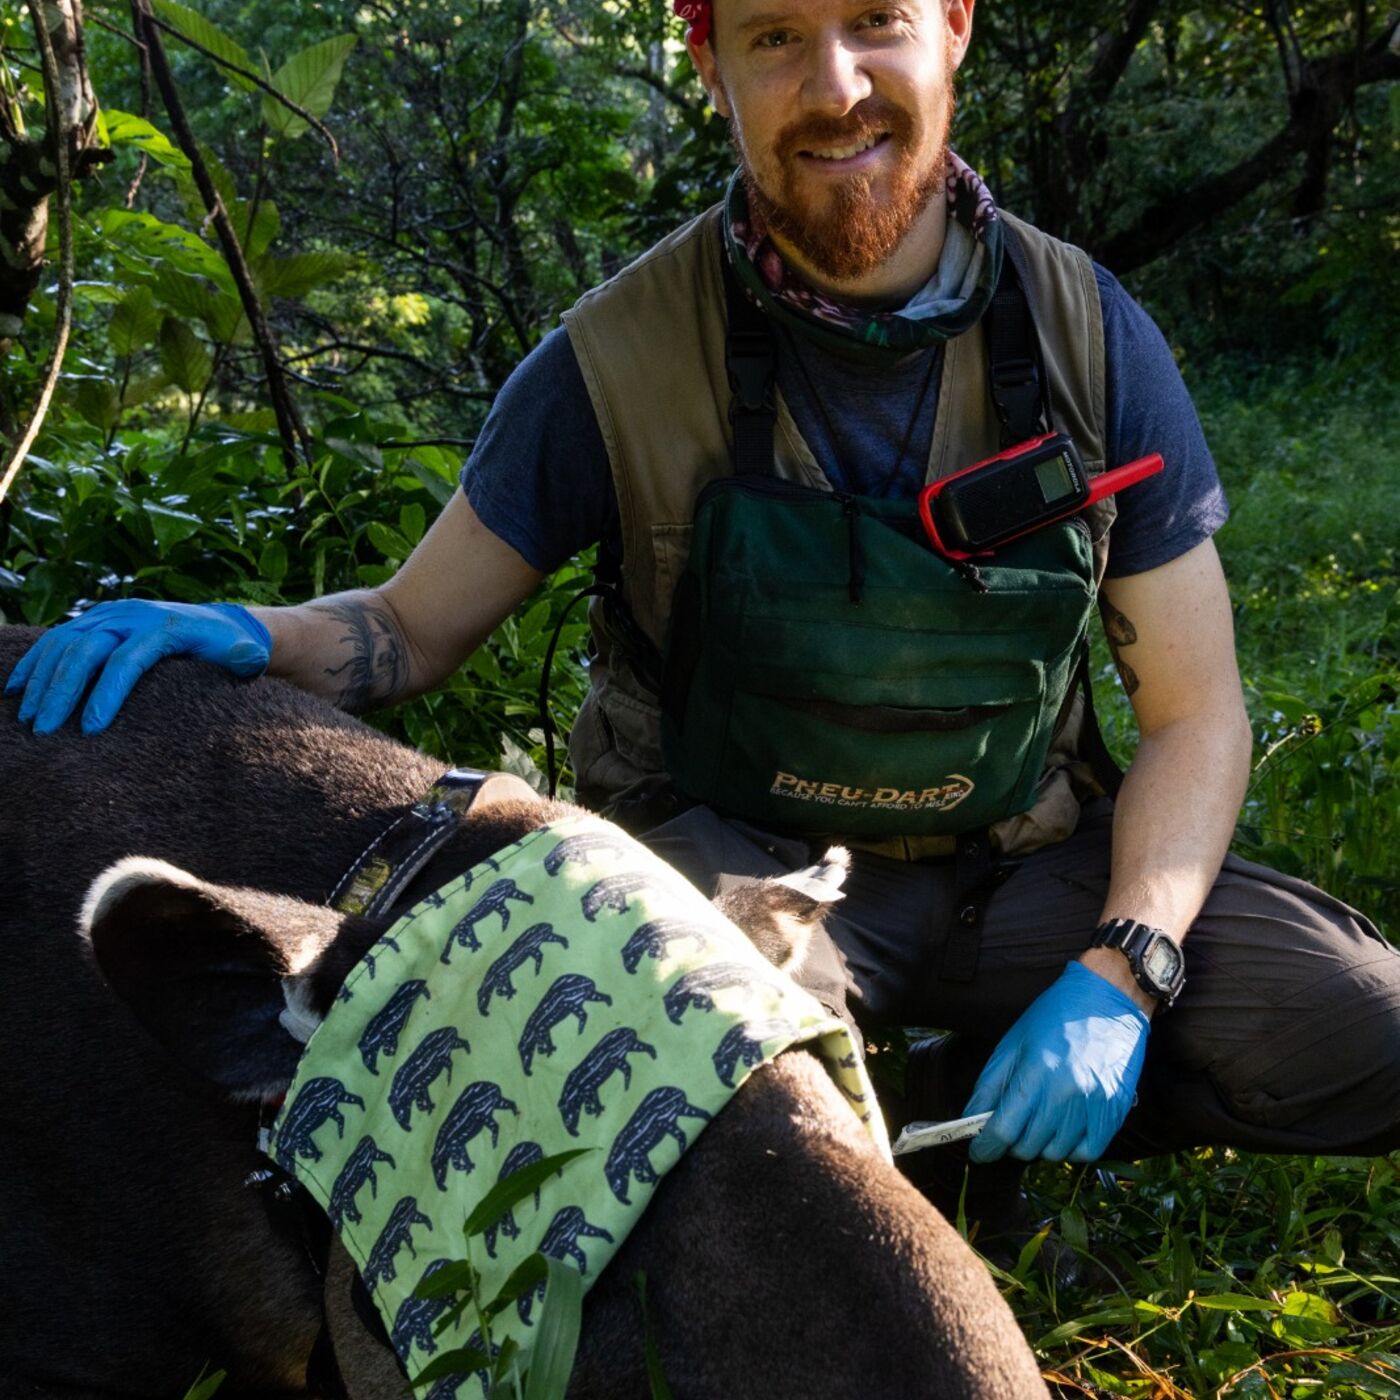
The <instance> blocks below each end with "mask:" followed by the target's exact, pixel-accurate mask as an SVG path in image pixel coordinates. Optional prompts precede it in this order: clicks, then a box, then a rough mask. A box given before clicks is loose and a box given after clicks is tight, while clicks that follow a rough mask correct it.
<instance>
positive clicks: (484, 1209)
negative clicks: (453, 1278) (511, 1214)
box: [462, 1147, 597, 1238]
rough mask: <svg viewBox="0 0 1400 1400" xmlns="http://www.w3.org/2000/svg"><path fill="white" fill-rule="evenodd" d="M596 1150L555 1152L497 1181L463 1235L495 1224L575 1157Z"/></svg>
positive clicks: (472, 1214)
mask: <svg viewBox="0 0 1400 1400" xmlns="http://www.w3.org/2000/svg"><path fill="white" fill-rule="evenodd" d="M596 1150H597V1149H596V1148H592V1147H575V1148H573V1149H572V1150H571V1151H569V1152H556V1153H555V1154H554V1155H553V1156H552V1157H541V1158H540V1160H539V1161H538V1162H531V1163H530V1164H529V1165H528V1166H525V1167H521V1168H520V1170H519V1171H514V1172H511V1174H510V1175H509V1176H508V1177H506V1178H505V1180H504V1181H499V1182H497V1183H496V1185H495V1186H493V1187H492V1188H491V1189H490V1190H489V1191H488V1192H487V1193H486V1194H485V1195H484V1196H483V1197H482V1198H481V1201H480V1203H479V1204H478V1205H477V1207H476V1209H475V1210H474V1211H472V1213H471V1214H470V1215H469V1216H467V1219H466V1222H465V1223H464V1224H463V1226H462V1233H463V1234H464V1235H466V1236H467V1237H468V1238H470V1237H471V1236H472V1235H479V1234H481V1233H482V1231H484V1230H487V1229H489V1228H490V1227H491V1226H492V1225H494V1224H495V1223H496V1222H497V1221H498V1220H499V1219H500V1218H501V1217H502V1216H503V1215H504V1214H505V1213H506V1211H508V1210H510V1209H511V1207H513V1206H515V1205H517V1204H518V1203H519V1202H521V1201H523V1200H524V1199H525V1197H526V1196H531V1195H533V1194H534V1193H535V1192H536V1191H537V1190H539V1188H540V1187H541V1186H543V1185H544V1183H545V1182H546V1181H548V1180H549V1178H550V1177H552V1176H553V1175H554V1174H555V1172H560V1171H563V1170H564V1168H565V1167H567V1166H568V1165H569V1163H570V1162H572V1161H573V1160H574V1158H575V1157H582V1156H583V1155H584V1153H585V1152H594V1151H596Z"/></svg>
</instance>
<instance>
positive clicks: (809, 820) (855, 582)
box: [661, 268, 1096, 839]
mask: <svg viewBox="0 0 1400 1400" xmlns="http://www.w3.org/2000/svg"><path fill="white" fill-rule="evenodd" d="M1002 283H1003V285H1002V287H1001V288H999V290H998V293H997V297H996V299H995V300H994V303H993V311H992V312H989V313H988V316H989V321H990V320H991V319H992V318H993V315H994V314H995V316H996V317H997V318H999V324H991V325H989V327H988V333H987V342H988V347H989V359H990V365H989V369H990V376H989V378H990V384H991V392H992V397H993V401H994V405H995V407H996V410H997V413H998V417H999V418H1000V420H1001V423H1002V429H1003V435H1004V438H1005V439H1006V441H1007V443H1010V442H1016V441H1020V440H1022V439H1024V438H1028V437H1031V436H1034V435H1035V434H1036V432H1037V429H1038V426H1039V424H1040V423H1041V422H1042V421H1043V418H1044V413H1045V408H1044V403H1043V396H1042V392H1041V388H1040V382H1041V380H1040V371H1039V367H1038V349H1037V347H1036V346H1035V343H1034V339H1035V338H1034V328H1033V326H1032V325H1031V322H1030V317H1029V312H1028V309H1027V307H1026V303H1025V296H1024V293H1023V292H1022V291H1021V289H1020V286H1019V284H1018V283H1017V281H1016V277H1015V275H1014V273H1011V272H1010V271H1009V268H1008V270H1007V271H1006V272H1005V273H1004V275H1003V279H1002ZM728 301H729V324H730V331H729V343H728V347H727V351H728V364H729V373H730V381H731V386H732V388H733V391H734V398H733V404H732V410H731V417H732V421H733V424H734V464H735V474H734V475H733V476H729V477H724V478H721V479H719V480H716V481H713V482H711V483H710V485H709V486H707V487H706V488H705V489H704V490H703V491H702V492H701V493H700V496H699V498H698V499H697V501H696V506H695V516H694V532H693V537H692V547H691V553H690V557H689V560H688V563H687V566H686V569H685V572H684V573H683V575H682V577H681V579H680V581H679V584H678V587H677V590H676V595H675V601H674V605H673V609H672V614H671V621H670V627H669V630H668V633H667V638H666V647H665V653H664V666H663V683H662V687H661V689H662V718H661V747H662V754H663V756H664V759H665V763H666V767H667V771H668V772H669V774H670V776H671V778H672V780H673V781H674V783H675V785H676V787H677V788H678V789H679V790H680V791H681V792H682V793H684V794H685V795H686V796H687V797H689V798H692V799H694V800H696V801H700V802H705V803H708V804H710V805H711V806H713V807H715V808H717V809H718V810H720V811H723V812H727V813H730V814H732V815H735V816H738V817H742V818H744V819H747V820H750V821H753V822H756V823H758V824H760V825H767V826H773V827H777V828H781V829H785V830H791V831H796V832H808V833H823V834H824V833H840V834H842V835H849V836H851V837H857V838H862V837H863V838H871V839H882V838H886V837H892V836H952V835H957V834H959V833H962V832H966V831H970V830H973V829H977V828H981V827H984V826H987V825H989V824H991V823H993V822H996V821H999V820H1001V819H1003V818H1005V817H1009V816H1012V815H1014V814H1016V813H1018V812H1023V811H1025V810H1027V809H1028V808H1029V807H1031V806H1032V805H1033V803H1034V801H1035V796H1036V789H1037V787H1038V784H1039V781H1040V778H1041V775H1042V772H1043V770H1044V767H1045V762H1046V757H1047V754H1048V751H1049V749H1050V746H1051V743H1052V741H1053V740H1054V737H1055V735H1056V733H1057V731H1058V729H1059V726H1060V723H1061V721H1062V718H1063V715H1064V712H1065V709H1066V706H1067V703H1068V699H1069V697H1070V695H1071V693H1072V689H1073V685H1074V681H1075V676H1076V669H1077V667H1078V666H1079V663H1080V660H1081V657H1082V654H1083V649H1084V646H1085V637H1086V633H1087V629H1088V623H1089V618H1090V615H1091V614H1092V612H1093V609H1094V604H1095V598H1096V587H1095V573H1094V560H1093V550H1092V546H1091V543H1090V538H1089V532H1088V529H1087V527H1086V526H1085V524H1084V522H1083V521H1082V520H1080V519H1071V520H1065V521H1061V522H1058V523H1056V524H1054V525H1051V526H1049V527H1047V528H1045V529H1042V530H1039V531H1036V532H1035V533H1033V534H1029V535H1026V536H1023V537H1022V538H1020V539H1017V540H1014V541H1012V542H1011V543H1010V544H1007V545H1005V546H1003V547H1002V548H1001V549H999V550H998V551H997V553H996V555H995V557H994V558H993V559H991V560H990V562H987V563H982V562H981V561H980V560H979V561H977V564H976V565H969V564H967V563H958V562H953V561H950V560H948V559H945V558H944V557H943V556H942V555H940V554H939V553H937V552H936V551H935V550H933V549H932V548H931V547H930V544H929V541H928V537H927V535H926V534H925V532H924V529H923V526H922V524H921V522H920V520H919V515H918V509H917V505H916V503H915V502H914V501H912V500H889V499H883V498H880V499H876V498H871V497H863V496H853V495H848V494H845V493H842V492H834V491H823V490H816V489H813V488H810V487H806V486H802V485H798V484H796V483H793V482H789V481H783V480H779V479H777V478H776V477H774V475H773V466H772V464H773V448H772V441H773V426H774V411H773V406H772V378H773V348H772V335H771V331H769V330H768V328H767V326H766V324H765V322H764V318H763V317H762V315H761V313H759V312H758V311H757V310H756V308H754V307H753V306H752V305H751V304H750V303H748V301H747V300H746V299H745V298H744V297H743V295H742V293H740V292H739V291H738V289H737V288H736V287H734V286H731V287H730V289H729V298H728ZM1008 325H1010V326H1011V327H1012V328H1013V329H1012V332H1011V333H1010V334H1008V333H1007V332H1006V329H1005V328H1006V327H1007V326H1008Z"/></svg>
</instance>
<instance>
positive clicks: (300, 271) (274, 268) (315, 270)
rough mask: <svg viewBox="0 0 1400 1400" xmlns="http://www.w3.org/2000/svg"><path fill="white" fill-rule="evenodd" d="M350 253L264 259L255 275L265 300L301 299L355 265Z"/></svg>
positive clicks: (307, 254) (260, 260)
mask: <svg viewBox="0 0 1400 1400" xmlns="http://www.w3.org/2000/svg"><path fill="white" fill-rule="evenodd" d="M357 262H358V259H357V258H355V256H354V255H353V254H351V253H339V252H334V251H330V252H321V253H293V254H291V256H290V257H285V258H272V257H261V258H258V259H257V260H256V261H255V262H254V263H253V264H252V267H253V275H254V276H255V277H256V278H257V282H258V286H259V287H260V288H261V289H262V294H263V296H264V297H291V298H296V297H302V296H305V295H306V294H307V292H309V291H312V290H313V289H314V288H316V287H320V286H324V285H325V283H327V282H334V281H335V280H336V278H338V277H342V276H344V274H345V273H347V272H348V271H349V270H350V269H351V268H352V267H354V266H355V265H356V263H357Z"/></svg>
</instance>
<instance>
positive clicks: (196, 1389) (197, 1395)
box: [185, 1371, 227, 1400]
mask: <svg viewBox="0 0 1400 1400" xmlns="http://www.w3.org/2000/svg"><path fill="white" fill-rule="evenodd" d="M226 1376H227V1373H226V1372H224V1371H214V1372H213V1373H212V1374H210V1375H207V1376H206V1375H204V1374H203V1373H202V1372H201V1373H200V1377H199V1379H198V1380H197V1381H195V1383H194V1384H193V1385H192V1386H191V1387H190V1388H189V1389H188V1390H187V1391H186V1392H185V1400H210V1397H211V1396H212V1395H213V1394H214V1393H215V1392H216V1391H217V1390H218V1389H219V1387H220V1386H221V1385H223V1383H224V1380H225V1379H226Z"/></svg>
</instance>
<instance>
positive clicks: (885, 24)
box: [862, 10, 899, 29]
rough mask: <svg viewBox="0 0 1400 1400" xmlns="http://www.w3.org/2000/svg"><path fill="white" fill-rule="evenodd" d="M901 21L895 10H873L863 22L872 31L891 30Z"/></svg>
mask: <svg viewBox="0 0 1400 1400" xmlns="http://www.w3.org/2000/svg"><path fill="white" fill-rule="evenodd" d="M898 19H899V16H898V15H896V14H895V12H894V11H893V10H872V11H871V13H870V14H868V15H866V17H865V19H864V20H863V21H862V23H864V24H865V25H866V26H867V27H868V28H870V29H889V28H890V27H891V26H892V25H894V24H895V23H896V22H897V21H898Z"/></svg>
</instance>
